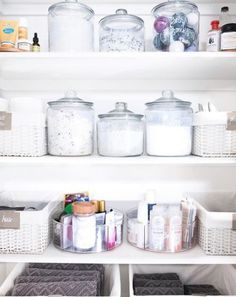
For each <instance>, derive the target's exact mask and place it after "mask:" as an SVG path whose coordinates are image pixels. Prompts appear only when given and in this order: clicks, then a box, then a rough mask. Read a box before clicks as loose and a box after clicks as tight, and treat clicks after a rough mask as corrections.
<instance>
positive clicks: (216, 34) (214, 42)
mask: <svg viewBox="0 0 236 297" xmlns="http://www.w3.org/2000/svg"><path fill="white" fill-rule="evenodd" d="M219 24H220V22H219V21H218V20H214V21H212V22H211V30H209V32H208V37H207V51H208V52H218V51H219V50H220V26H219Z"/></svg>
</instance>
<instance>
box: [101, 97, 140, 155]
mask: <svg viewBox="0 0 236 297" xmlns="http://www.w3.org/2000/svg"><path fill="white" fill-rule="evenodd" d="M98 117H99V121H98V124H97V133H98V153H99V155H102V156H109V157H129V156H139V155H141V154H142V153H143V134H144V133H143V130H144V129H143V121H142V118H143V115H140V114H135V113H133V112H131V111H129V110H128V109H127V104H126V103H124V102H117V103H116V108H115V109H114V110H112V111H110V112H109V113H107V114H100V115H99V116H98Z"/></svg>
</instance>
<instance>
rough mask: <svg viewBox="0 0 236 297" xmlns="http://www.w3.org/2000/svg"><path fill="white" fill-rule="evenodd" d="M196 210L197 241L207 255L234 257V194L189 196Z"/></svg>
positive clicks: (235, 245) (235, 243) (235, 199)
mask: <svg viewBox="0 0 236 297" xmlns="http://www.w3.org/2000/svg"><path fill="white" fill-rule="evenodd" d="M191 196H192V198H194V200H195V203H196V205H197V209H198V220H199V224H198V240H199V245H200V247H201V248H202V249H203V250H204V252H205V253H206V254H208V255H236V193H205V194H191Z"/></svg>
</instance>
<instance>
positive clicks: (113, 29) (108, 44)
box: [99, 9, 145, 52]
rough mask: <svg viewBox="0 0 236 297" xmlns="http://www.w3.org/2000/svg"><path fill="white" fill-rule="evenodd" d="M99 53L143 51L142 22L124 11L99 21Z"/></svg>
mask: <svg viewBox="0 0 236 297" xmlns="http://www.w3.org/2000/svg"><path fill="white" fill-rule="evenodd" d="M99 43H100V51H102V52H110V51H117V52H122V51H139V52H140V51H144V47H145V44H144V22H143V20H142V19H141V18H139V17H137V16H135V15H130V14H128V13H127V10H125V9H118V10H116V13H115V14H112V15H108V16H106V17H104V18H103V19H101V20H100V40H99Z"/></svg>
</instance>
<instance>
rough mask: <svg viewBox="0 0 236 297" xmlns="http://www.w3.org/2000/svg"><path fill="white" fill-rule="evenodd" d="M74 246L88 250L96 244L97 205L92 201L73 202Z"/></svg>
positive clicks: (77, 248)
mask: <svg viewBox="0 0 236 297" xmlns="http://www.w3.org/2000/svg"><path fill="white" fill-rule="evenodd" d="M72 230H73V247H74V249H76V250H81V251H86V250H90V249H92V248H93V247H94V246H95V244H96V215H95V205H94V204H92V203H91V202H74V203H73V217H72Z"/></svg>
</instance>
